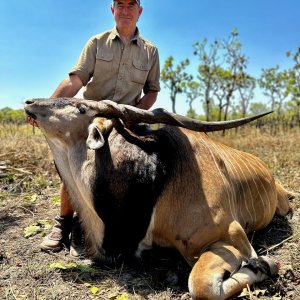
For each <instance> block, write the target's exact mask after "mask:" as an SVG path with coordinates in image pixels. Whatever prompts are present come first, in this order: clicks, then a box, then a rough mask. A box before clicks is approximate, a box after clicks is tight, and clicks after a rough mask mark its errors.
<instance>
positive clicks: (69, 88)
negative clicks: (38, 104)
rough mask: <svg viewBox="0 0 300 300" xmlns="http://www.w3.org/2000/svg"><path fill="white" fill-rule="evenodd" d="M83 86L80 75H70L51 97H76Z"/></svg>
mask: <svg viewBox="0 0 300 300" xmlns="http://www.w3.org/2000/svg"><path fill="white" fill-rule="evenodd" d="M82 86H83V84H82V81H81V79H80V78H79V76H78V75H76V74H74V75H70V76H69V77H67V78H65V79H64V80H63V81H62V82H61V83H60V84H59V86H58V87H57V89H56V90H55V91H54V93H53V94H52V95H51V98H59V97H74V96H75V95H76V94H77V93H78V91H79V90H80V89H81V88H82Z"/></svg>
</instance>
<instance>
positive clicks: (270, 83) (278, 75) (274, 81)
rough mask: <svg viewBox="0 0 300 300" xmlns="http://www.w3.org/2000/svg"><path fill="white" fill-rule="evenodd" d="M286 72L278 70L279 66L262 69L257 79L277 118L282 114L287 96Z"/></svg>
mask: <svg viewBox="0 0 300 300" xmlns="http://www.w3.org/2000/svg"><path fill="white" fill-rule="evenodd" d="M288 76H289V75H288V73H287V72H286V71H280V70H279V66H278V65H277V66H276V67H275V68H268V69H263V70H262V74H261V77H260V78H259V79H258V83H259V85H260V87H261V88H262V89H263V90H264V94H265V95H266V96H267V97H269V98H270V100H271V109H272V110H274V111H276V115H277V120H278V121H279V120H280V119H281V116H282V107H283V102H284V100H285V99H286V98H287V96H288V93H287V80H288Z"/></svg>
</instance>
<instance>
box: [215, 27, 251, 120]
mask: <svg viewBox="0 0 300 300" xmlns="http://www.w3.org/2000/svg"><path fill="white" fill-rule="evenodd" d="M237 37H238V32H237V30H236V29H233V30H232V31H231V33H230V35H229V37H228V38H227V39H226V40H224V41H223V43H222V46H223V49H224V57H225V63H226V70H227V72H222V73H220V75H221V76H219V80H220V82H221V83H222V86H223V89H224V94H225V104H224V120H227V117H228V111H229V107H230V105H231V101H232V98H233V97H234V92H235V91H237V90H238V89H240V90H241V89H243V88H244V87H245V86H246V85H247V84H246V82H247V78H249V76H248V75H247V74H246V73H245V70H246V67H247V63H248V59H247V58H246V57H245V55H243V54H242V52H241V48H242V45H241V43H240V42H239V41H238V39H237Z"/></svg>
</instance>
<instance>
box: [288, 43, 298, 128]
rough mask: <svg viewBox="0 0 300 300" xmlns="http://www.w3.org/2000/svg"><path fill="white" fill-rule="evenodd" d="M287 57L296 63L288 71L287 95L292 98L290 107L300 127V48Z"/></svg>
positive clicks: (289, 53)
mask: <svg viewBox="0 0 300 300" xmlns="http://www.w3.org/2000/svg"><path fill="white" fill-rule="evenodd" d="M287 56H288V57H290V56H292V59H293V61H294V63H295V64H294V66H293V67H292V69H290V70H289V71H288V80H287V93H288V94H289V95H290V97H291V100H290V101H289V107H291V108H292V110H293V111H294V118H295V119H296V122H297V124H298V126H299V127H300V47H298V49H297V50H296V51H295V53H291V52H290V51H289V52H288V53H287Z"/></svg>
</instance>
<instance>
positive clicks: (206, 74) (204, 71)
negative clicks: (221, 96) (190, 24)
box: [193, 39, 220, 121]
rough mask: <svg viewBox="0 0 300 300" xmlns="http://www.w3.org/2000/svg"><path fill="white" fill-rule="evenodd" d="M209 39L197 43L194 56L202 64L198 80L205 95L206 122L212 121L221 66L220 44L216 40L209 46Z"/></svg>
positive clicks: (199, 68)
mask: <svg viewBox="0 0 300 300" xmlns="http://www.w3.org/2000/svg"><path fill="white" fill-rule="evenodd" d="M207 42H208V41H207V39H204V40H203V42H202V43H199V42H196V43H195V44H194V45H193V46H194V55H196V56H197V57H198V60H199V62H200V64H199V66H198V76H197V78H198V79H199V81H200V82H201V83H202V85H201V90H202V95H203V97H204V98H203V103H204V111H205V115H206V121H209V120H210V107H211V101H212V97H211V94H212V90H213V86H214V74H215V69H216V68H217V67H218V66H219V57H218V53H219V49H220V42H219V41H218V40H217V39H216V40H215V41H214V43H213V44H211V45H210V46H208V45H207Z"/></svg>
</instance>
